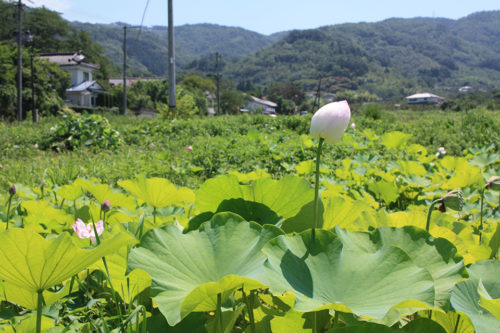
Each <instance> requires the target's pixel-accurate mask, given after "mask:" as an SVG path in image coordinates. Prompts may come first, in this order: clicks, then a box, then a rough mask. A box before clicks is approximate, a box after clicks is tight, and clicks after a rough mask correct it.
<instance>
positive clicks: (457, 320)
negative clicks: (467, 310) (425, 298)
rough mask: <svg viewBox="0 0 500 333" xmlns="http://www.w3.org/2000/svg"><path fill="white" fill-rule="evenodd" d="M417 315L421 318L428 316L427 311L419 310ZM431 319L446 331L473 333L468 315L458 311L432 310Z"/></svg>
mask: <svg viewBox="0 0 500 333" xmlns="http://www.w3.org/2000/svg"><path fill="white" fill-rule="evenodd" d="M418 315H419V316H420V317H423V318H427V317H428V316H429V311H427V310H425V311H420V312H418ZM431 319H432V320H433V321H434V322H436V323H438V324H439V325H441V327H443V328H444V329H445V331H446V333H474V332H475V330H474V326H473V325H472V322H471V321H470V319H469V317H467V316H464V315H463V314H462V315H460V313H458V312H454V311H448V312H441V311H432V316H431Z"/></svg>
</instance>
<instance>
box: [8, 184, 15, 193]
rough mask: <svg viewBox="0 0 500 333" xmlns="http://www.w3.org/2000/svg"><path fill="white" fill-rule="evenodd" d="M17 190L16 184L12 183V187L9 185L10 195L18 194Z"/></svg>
mask: <svg viewBox="0 0 500 333" xmlns="http://www.w3.org/2000/svg"><path fill="white" fill-rule="evenodd" d="M16 192H17V190H16V185H14V184H12V186H11V187H9V193H10V195H14V194H16Z"/></svg>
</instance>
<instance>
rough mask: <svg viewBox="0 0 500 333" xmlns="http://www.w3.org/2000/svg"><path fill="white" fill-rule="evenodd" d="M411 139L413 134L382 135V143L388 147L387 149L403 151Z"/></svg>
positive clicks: (397, 132)
mask: <svg viewBox="0 0 500 333" xmlns="http://www.w3.org/2000/svg"><path fill="white" fill-rule="evenodd" d="M410 138H411V134H406V133H403V132H399V131H394V132H388V133H385V134H384V135H382V139H381V141H380V143H381V144H383V145H384V146H386V148H387V149H401V148H403V147H404V146H405V145H406V143H407V142H408V140H410Z"/></svg>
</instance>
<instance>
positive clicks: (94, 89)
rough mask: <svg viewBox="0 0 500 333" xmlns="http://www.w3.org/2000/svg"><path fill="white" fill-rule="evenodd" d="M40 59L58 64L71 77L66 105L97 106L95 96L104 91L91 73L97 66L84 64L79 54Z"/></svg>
mask: <svg viewBox="0 0 500 333" xmlns="http://www.w3.org/2000/svg"><path fill="white" fill-rule="evenodd" d="M40 58H42V59H47V60H49V61H50V62H55V63H57V64H59V66H60V67H61V69H62V70H65V71H67V72H68V73H69V74H70V75H71V86H70V87H69V88H68V89H66V94H65V100H66V104H69V105H76V106H83V107H88V108H93V107H96V106H97V95H98V94H99V93H100V92H104V91H106V90H105V89H104V88H103V87H102V86H101V85H100V84H99V82H97V81H95V80H94V78H93V72H94V70H96V69H99V65H95V64H91V63H88V62H86V61H85V56H84V55H83V54H82V53H81V52H76V53H45V54H42V55H41V56H40Z"/></svg>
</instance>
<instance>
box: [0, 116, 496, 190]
mask: <svg viewBox="0 0 500 333" xmlns="http://www.w3.org/2000/svg"><path fill="white" fill-rule="evenodd" d="M498 114H499V112H498V111H495V112H493V111H484V110H477V111H474V112H469V113H457V112H443V111H441V110H431V111H429V110H423V111H414V110H396V111H383V112H382V118H381V119H379V120H372V119H369V118H366V117H363V116H359V115H356V114H354V115H353V119H352V121H354V122H356V130H357V131H360V132H362V131H363V130H364V129H367V128H369V129H373V130H374V131H375V132H376V133H377V134H379V135H380V134H382V133H384V132H388V131H394V130H399V131H403V132H406V133H410V134H412V135H413V138H412V142H413V143H419V144H421V145H423V146H425V147H426V148H427V149H428V150H429V151H431V152H432V151H436V150H437V148H438V147H440V146H444V147H446V150H447V151H448V154H455V155H458V154H462V153H463V150H464V149H465V148H467V147H472V146H484V145H494V147H495V148H494V150H496V151H498V147H499V146H500V144H499V140H500V117H498ZM106 117H107V118H108V119H109V121H110V123H111V125H112V127H113V128H114V129H116V130H118V131H119V132H120V133H121V136H122V138H123V140H124V144H123V145H122V146H121V147H119V148H118V149H115V150H93V149H82V150H78V151H66V152H55V151H42V150H39V149H36V148H35V144H39V145H40V144H41V143H42V142H43V140H44V137H45V136H47V135H48V134H49V132H50V128H51V127H52V126H54V125H55V124H56V123H57V122H58V119H56V118H48V119H42V121H41V123H40V124H37V125H34V124H32V123H31V122H30V121H25V122H23V123H21V124H18V123H0V164H1V166H2V167H1V169H0V186H1V187H2V188H7V187H8V186H9V185H10V184H11V183H15V182H17V183H23V184H26V185H38V186H40V185H42V184H46V185H53V184H57V185H62V184H67V183H70V182H72V181H73V180H74V179H75V178H78V177H96V178H98V179H99V180H100V181H102V182H104V183H108V184H116V182H117V181H119V180H121V179H128V178H132V177H134V176H135V175H137V174H139V173H143V174H145V175H146V176H160V177H166V178H168V179H170V180H171V181H172V182H174V183H175V184H177V185H183V186H189V187H196V186H198V184H200V183H201V182H203V181H204V180H205V179H207V178H210V177H213V176H216V175H218V174H224V173H226V172H228V171H229V170H239V171H241V172H250V171H253V170H255V169H256V168H261V169H265V170H266V171H267V172H270V173H271V174H273V175H275V176H279V175H280V174H281V173H283V172H286V170H284V168H283V165H287V163H289V164H293V163H298V162H300V161H302V160H305V159H312V158H313V157H314V151H313V150H312V149H307V148H306V147H304V144H303V141H302V139H301V137H300V135H303V134H307V132H308V129H309V121H310V116H305V117H298V116H295V117H291V116H290V117H287V116H283V117H278V118H276V119H271V118H267V117H264V116H237V117H235V116H228V117H218V118H195V119H191V120H183V121H177V120H175V121H171V120H162V119H136V118H130V117H122V116H113V115H106ZM249 133H250V134H249ZM256 134H258V135H256ZM188 145H192V146H193V147H194V150H193V152H187V151H186V149H185V148H186V147H187V146H188ZM280 165H281V166H280Z"/></svg>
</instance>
